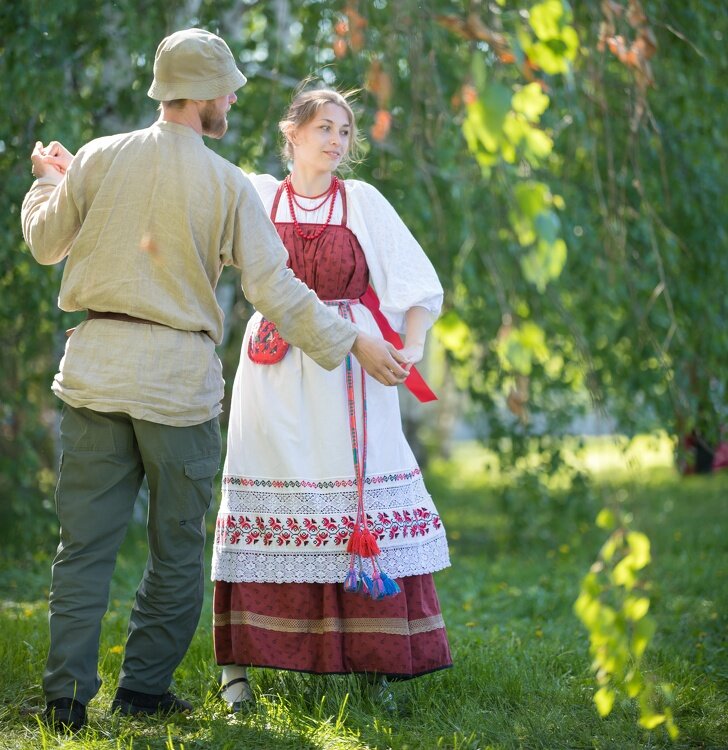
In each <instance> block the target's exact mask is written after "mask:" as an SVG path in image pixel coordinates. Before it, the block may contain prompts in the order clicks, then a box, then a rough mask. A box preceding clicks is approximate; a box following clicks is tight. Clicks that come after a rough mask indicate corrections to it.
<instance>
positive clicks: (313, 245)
mask: <svg viewBox="0 0 728 750" xmlns="http://www.w3.org/2000/svg"><path fill="white" fill-rule="evenodd" d="M280 129H281V132H282V134H283V136H284V139H285V146H284V156H285V157H286V159H287V160H290V161H291V162H292V170H291V173H290V175H289V176H288V177H286V179H285V180H284V181H282V182H280V181H278V180H276V179H275V178H273V177H271V176H270V175H260V176H252V178H251V179H253V181H254V184H255V186H256V188H257V190H258V192H259V194H260V196H261V199H262V200H263V203H264V205H265V206H266V208H267V209H268V210H269V212H270V216H271V219H272V220H273V222H274V224H275V226H276V228H277V229H278V232H279V234H280V236H281V239H282V240H283V243H284V244H285V246H286V248H287V249H288V251H289V255H290V265H291V267H292V268H293V270H294V272H295V273H296V275H297V276H298V277H299V278H301V279H302V280H303V281H305V282H306V283H307V284H308V285H309V286H310V287H311V288H313V289H314V290H315V291H316V293H317V294H318V295H319V297H320V298H321V299H322V300H323V301H325V302H326V303H327V304H332V305H335V306H336V307H338V310H339V313H340V314H341V315H344V316H346V317H349V318H350V319H352V320H353V321H354V322H355V324H356V325H357V326H358V327H359V328H360V329H362V330H363V331H365V332H366V333H369V334H371V335H376V336H379V337H381V336H382V335H383V333H382V329H384V331H386V333H387V337H389V338H392V337H393V332H392V330H391V328H394V329H395V330H404V332H405V343H404V347H403V348H402V347H401V343H400V346H399V347H398V348H402V352H403V353H404V355H405V357H406V359H407V361H408V363H409V365H408V366H411V365H413V364H415V363H416V362H418V361H419V360H420V359H421V358H422V354H423V347H424V343H425V335H426V331H427V329H428V328H429V327H430V326H431V324H432V322H433V321H434V319H435V318H436V316H437V315H438V313H439V310H440V305H441V302H442V288H441V286H440V283H439V281H438V279H437V276H436V274H435V272H434V269H433V268H432V265H431V263H430V262H429V260H428V259H427V257H426V256H425V254H424V252H423V251H422V249H421V248H420V246H419V245H418V244H417V242H416V240H415V239H414V238H413V237H412V235H411V234H410V232H409V231H408V230H407V228H406V227H405V226H404V224H403V223H402V221H401V220H400V219H399V217H398V216H397V214H396V213H395V211H394V210H393V208H392V207H391V206H390V204H389V203H388V202H387V201H386V200H385V199H384V197H383V196H382V195H381V194H380V193H379V192H378V191H377V190H376V189H374V188H373V187H371V186H370V185H367V184H366V183H363V182H360V181H357V180H342V179H339V178H338V177H337V176H336V175H335V172H336V170H337V169H338V168H339V167H341V166H342V164H343V163H344V162H345V160H346V159H347V157H349V156H351V154H352V151H354V150H355V148H356V143H357V141H356V124H355V119H354V115H353V112H352V110H351V107H350V105H349V103H348V101H347V99H346V98H345V97H344V96H342V95H341V94H339V93H338V92H335V91H331V90H312V91H311V90H310V91H304V92H303V93H300V94H299V95H298V96H297V97H296V98H295V99H294V101H293V103H292V105H291V107H290V109H289V112H288V114H287V116H286V118H285V119H284V120H283V121H282V122H281V123H280ZM370 285H371V287H373V288H374V289H375V290H376V294H377V295H379V297H380V305H381V312H380V310H379V309H378V305H377V304H376V297H375V296H374V293H373V291H372V290H371V289H370ZM360 300H362V301H360ZM364 303H366V304H364ZM375 316H376V319H379V320H380V323H381V327H380V324H378V323H377V322H376V319H375ZM390 324H391V328H390V327H389V326H390ZM393 340H394V339H393ZM286 347H287V345H286V344H285V342H282V341H280V339H279V338H278V337H277V334H276V332H275V329H274V328H273V327H272V326H271V324H269V323H268V322H267V321H265V320H262V319H261V316H260V314H259V313H256V314H254V315H253V316H252V318H251V320H250V322H249V324H248V326H247V329H246V332H245V337H244V340H243V347H242V355H241V359H240V365H239V368H238V372H237V375H236V378H235V384H234V386H233V397H232V405H231V414H230V423H229V429H228V451H227V458H226V462H225V469H224V475H223V498H222V505H221V508H220V512H219V515H218V519H217V527H216V534H215V548H214V557H213V571H212V577H213V579H214V580H215V582H216V583H215V594H214V640H215V653H216V658H217V662H218V664H221V665H224V669H223V676H222V686H223V689H222V695H223V698H224V699H225V700H226V701H227V702H228V703H229V704H230V706H231V707H232V708H233V709H238V708H241V707H242V706H243V705H245V703H246V701H250V700H252V693H251V691H250V687H249V684H248V681H247V674H246V669H245V668H246V667H248V666H259V667H272V668H278V669H287V670H296V671H303V672H312V673H316V674H327V673H328V674H332V673H349V672H354V673H365V674H367V675H368V676H370V677H371V676H376V677H377V679H378V680H379V679H381V678H387V677H388V678H397V679H403V678H409V677H414V676H417V675H420V674H424V673H427V672H431V671H433V670H437V669H442V668H444V667H448V666H450V664H451V659H450V651H449V647H448V642H447V636H446V633H445V628H444V623H443V621H442V615H441V613H440V607H439V603H438V600H437V594H436V592H435V587H434V583H433V580H432V573H433V572H434V571H436V570H440V569H442V568H444V567H446V566H448V565H449V558H448V550H447V542H446V539H445V532H444V529H443V527H442V524H441V522H440V518H439V516H438V514H437V510H436V509H435V506H434V504H433V502H432V499H431V498H430V496H429V494H428V492H427V490H426V488H425V486H424V483H423V481H422V477H421V474H420V470H419V468H418V466H417V463H416V461H415V459H414V456H413V455H412V451H411V450H410V448H409V445H408V444H407V442H406V440H405V437H404V435H403V432H402V425H401V419H400V413H399V404H398V398H397V392H396V390H395V389H394V388H391V387H387V386H385V385H382V384H380V383H378V382H376V381H375V380H373V379H372V378H370V377H368V376H364V375H363V373H362V371H361V370H360V368H359V366H358V364H357V363H356V360H352V358H351V357H349V358H348V359H347V362H346V363H345V364H342V365H341V366H340V367H339V368H338V369H336V370H334V371H331V372H328V371H326V370H324V369H322V368H321V367H319V366H318V365H316V364H315V363H314V362H313V360H311V359H309V358H308V357H307V356H306V355H304V354H303V353H302V352H301V351H300V350H298V349H296V348H293V347H291V348H289V349H287V350H286ZM417 378H418V376H417V375H416V372H415V371H413V372H412V373H411V374H410V376H409V378H408V383H409V381H411V380H416V379H417ZM416 385H417V388H416V390H417V389H419V390H420V391H423V390H424V391H426V390H427V388H426V386H425V385H424V383H423V382H422V381H421V379H420V381H419V382H418V383H417V384H416ZM420 395H421V397H422V398H423V400H427V396H426V395H422V393H420ZM342 584H344V585H342ZM345 589H346V590H345ZM397 589H401V592H400V593H396V591H397ZM356 592H358V593H356Z"/></svg>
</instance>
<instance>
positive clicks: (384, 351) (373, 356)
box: [351, 333, 409, 385]
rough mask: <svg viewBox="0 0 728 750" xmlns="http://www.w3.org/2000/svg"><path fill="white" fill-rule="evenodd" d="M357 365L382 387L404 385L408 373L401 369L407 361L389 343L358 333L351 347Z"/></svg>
mask: <svg viewBox="0 0 728 750" xmlns="http://www.w3.org/2000/svg"><path fill="white" fill-rule="evenodd" d="M351 353H352V354H353V355H354V356H355V357H356V358H357V359H358V360H359V364H360V365H361V366H362V367H363V368H364V370H366V372H367V373H368V374H369V375H371V376H372V377H373V378H374V379H375V380H378V381H379V382H380V383H382V385H397V384H398V383H404V381H405V379H406V377H407V375H409V372H408V371H407V370H405V369H404V367H402V365H404V364H406V363H407V360H406V359H405V358H404V357H403V356H402V354H401V353H400V352H399V351H397V349H395V348H394V347H393V346H392V345H391V344H390V343H389V342H387V341H384V340H382V339H378V338H375V337H374V336H369V335H368V334H366V333H360V334H359V335H358V336H357V337H356V340H355V341H354V346H352V347H351Z"/></svg>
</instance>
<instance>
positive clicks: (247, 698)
mask: <svg viewBox="0 0 728 750" xmlns="http://www.w3.org/2000/svg"><path fill="white" fill-rule="evenodd" d="M225 671H226V670H223V673H222V675H221V676H220V698H222V700H223V701H225V703H227V706H228V709H229V710H230V713H233V714H236V713H240V712H246V711H250V710H251V709H252V708H253V707H254V706H255V698H254V697H253V690H252V689H251V687H250V682H249V681H248V677H247V675H246V674H245V669H242V672H243V674H242V675H240V676H233V677H232V679H229V680H228V681H227V682H223V679H224V678H225V677H227V675H226V674H225Z"/></svg>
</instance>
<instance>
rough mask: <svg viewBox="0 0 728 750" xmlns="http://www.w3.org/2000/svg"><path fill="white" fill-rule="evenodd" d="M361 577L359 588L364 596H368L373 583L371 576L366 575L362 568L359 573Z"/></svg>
mask: <svg viewBox="0 0 728 750" xmlns="http://www.w3.org/2000/svg"><path fill="white" fill-rule="evenodd" d="M359 577H360V579H361V588H360V589H359V590H360V591H361V593H362V594H364V596H369V595H370V594H371V591H372V587H373V585H374V583H373V581H372V579H371V577H370V576H369V575H367V574H366V573H365V572H364V571H363V570H362V571H361V572H360V573H359Z"/></svg>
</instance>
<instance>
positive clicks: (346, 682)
mask: <svg viewBox="0 0 728 750" xmlns="http://www.w3.org/2000/svg"><path fill="white" fill-rule="evenodd" d="M624 447H625V446H624V443H623V441H621V439H613V438H598V439H593V440H589V441H587V443H586V444H585V445H583V446H582V445H579V443H578V441H573V443H570V444H568V445H567V446H566V448H565V451H564V455H565V457H566V459H567V461H569V462H570V463H572V462H574V464H575V465H576V462H580V463H579V464H578V468H580V469H581V470H582V471H586V472H588V473H589V475H590V477H591V479H590V481H589V482H587V483H582V484H580V485H579V486H576V485H575V486H574V487H573V488H572V489H571V490H569V491H568V492H564V491H562V490H559V489H558V486H559V485H558V482H556V483H554V484H550V483H549V482H548V481H546V480H544V481H542V477H540V476H539V475H538V473H537V475H536V478H535V479H533V477H529V476H525V478H524V479H518V480H517V479H516V478H514V476H513V475H510V478H509V480H508V481H505V476H504V475H501V474H499V469H498V461H497V457H496V456H495V455H494V454H489V453H488V452H487V451H484V450H483V449H482V448H481V447H479V446H477V445H475V444H466V445H463V446H461V447H460V448H459V449H458V451H457V453H456V456H455V458H454V459H453V460H451V461H449V462H445V461H436V462H434V463H433V465H432V466H431V467H430V469H429V471H428V476H427V482H428V486H429V488H430V490H431V492H432V494H433V496H434V497H435V498H436V501H437V504H438V507H439V508H440V510H441V513H442V515H443V518H444V521H445V523H446V525H447V528H448V533H449V537H450V540H451V549H452V562H453V566H452V567H451V568H449V569H448V570H446V571H443V572H442V573H439V574H438V575H437V577H436V580H437V583H438V591H439V594H440V599H441V603H442V605H443V611H444V615H445V618H446V621H447V624H448V630H449V633H450V638H451V643H452V647H453V656H454V659H455V667H454V668H453V669H452V670H448V671H444V672H440V673H437V674H434V675H430V676H427V677H423V678H421V679H418V680H414V681H412V682H408V683H400V684H397V685H395V693H396V697H397V699H398V702H399V704H400V708H401V713H400V715H398V716H395V717H394V718H391V717H388V716H381V715H379V714H378V713H377V711H376V708H375V707H374V706H373V705H372V704H371V702H370V701H369V699H368V697H367V695H366V693H365V692H362V689H361V687H360V685H359V683H358V682H357V681H356V680H355V679H353V678H348V677H326V678H315V677H311V676H307V675H299V674H289V673H281V672H275V671H272V670H256V671H255V672H254V673H253V685H254V691H255V693H256V697H257V700H258V710H257V711H256V712H254V713H252V714H251V715H249V716H242V717H229V716H228V715H227V714H226V713H225V712H224V710H223V709H222V707H221V705H220V703H219V702H218V701H217V700H216V698H215V694H214V692H215V689H214V685H215V681H216V678H217V668H216V667H215V665H214V663H213V655H212V647H211V633H210V631H211V627H210V621H211V613H210V593H211V587H208V592H207V598H206V602H205V611H204V613H203V617H202V620H201V623H200V627H199V630H198V633H197V635H196V637H195V639H194V641H193V644H192V647H191V649H190V651H189V653H188V655H187V657H186V658H185V660H184V662H183V663H182V665H181V667H180V669H179V670H178V672H177V674H176V678H175V690H176V691H177V692H178V693H179V694H181V695H183V696H185V697H187V698H189V699H191V700H192V701H193V702H194V703H195V706H196V709H195V712H194V713H193V714H192V715H191V716H190V717H183V718H177V719H175V720H170V721H160V720H157V719H147V720H130V719H127V718H121V717H118V716H113V717H112V716H109V715H108V713H107V711H108V705H109V703H110V701H111V698H112V696H113V692H114V689H115V684H116V676H117V673H118V669H119V665H120V663H121V658H122V649H123V643H124V640H125V635H126V623H127V618H128V612H129V608H130V606H131V601H132V596H133V590H134V588H135V585H136V582H137V580H138V578H139V576H140V575H141V572H142V569H143V567H144V560H145V556H146V551H145V542H144V539H143V534H142V532H141V530H140V529H134V530H133V531H132V533H130V535H129V537H128V539H127V540H126V542H125V544H124V548H123V551H122V556H121V558H120V561H119V565H118V568H117V572H116V576H115V579H114V584H113V588H112V594H111V600H112V603H111V609H110V612H109V615H108V617H107V618H106V621H105V623H104V630H103V635H102V659H101V666H100V670H101V674H102V677H103V679H104V684H103V686H102V689H101V692H100V694H99V695H98V696H97V698H96V699H95V700H94V701H93V702H92V703H91V704H90V707H89V716H90V723H89V727H88V728H87V729H86V730H84V731H83V732H82V733H81V734H80V735H79V736H78V737H77V738H76V739H74V740H72V741H69V740H63V739H62V738H58V737H56V736H55V735H53V734H52V733H49V732H48V730H47V729H45V728H44V727H43V726H42V725H40V724H39V723H38V721H37V718H36V716H35V714H34V713H33V712H34V711H37V710H38V709H39V708H40V707H41V706H42V703H43V701H42V691H41V687H40V680H41V673H42V669H43V662H44V659H45V651H46V648H47V626H46V597H47V585H48V578H49V574H48V569H49V556H50V555H51V554H52V550H53V547H54V540H49V541H48V545H47V549H46V550H44V551H43V552H41V553H38V554H36V555H35V557H34V558H28V559H23V560H15V561H10V560H7V559H5V560H2V561H0V670H2V672H1V673H2V677H3V679H2V681H0V700H1V703H0V748H13V750H15V749H17V750H31V749H32V750H36V749H37V748H56V747H68V748H82V749H83V750H90V749H91V748H105V749H107V748H108V749H109V750H111V749H113V750H117V748H123V749H126V748H129V749H130V750H142V749H144V748H152V749H154V750H181V749H182V748H183V747H184V748H185V750H190V749H192V748H195V749H201V748H212V749H214V750H218V749H219V750H233V749H237V748H263V749H265V748H272V749H273V748H282V749H285V750H287V749H289V748H290V750H318V749H319V748H322V749H323V748H327V749H329V748H335V749H338V748H341V749H342V750H344V749H345V750H360V749H361V750H363V749H364V748H372V749H373V748H381V749H382V750H384V749H385V748H393V749H396V750H405V749H409V750H415V749H416V748H420V749H422V750H434V749H435V748H448V749H452V750H455V749H456V748H457V750H476V748H480V749H482V750H484V749H485V748H497V749H498V750H500V749H503V750H505V749H506V748H508V749H510V748H529V749H530V748H544V749H546V748H548V749H549V750H550V749H557V748H558V749H561V748H567V749H569V750H571V749H577V748H600V749H606V748H613V749H614V750H622V749H627V748H640V747H651V748H658V747H670V746H674V747H678V748H688V747H690V748H692V747H702V748H721V747H728V719H727V718H726V717H727V716H728V639H727V636H726V633H728V617H727V616H728V572H727V571H728V566H727V565H726V559H728V556H727V554H726V553H727V552H728V534H727V533H726V532H727V531H728V509H727V507H726V498H727V497H728V472H724V473H723V475H715V476H710V477H690V478H681V477H679V476H678V475H677V474H676V472H674V470H673V469H672V446H671V445H670V442H669V440H667V439H666V438H664V437H663V438H658V439H657V440H653V439H651V438H641V439H640V440H638V441H635V442H633V443H632V444H630V445H629V446H628V447H627V450H624ZM534 465H535V464H534ZM612 502H616V503H619V504H620V505H621V506H622V507H623V508H625V509H626V510H628V511H629V512H631V513H632V514H633V516H634V521H633V523H634V525H635V527H636V528H639V529H640V530H642V531H644V532H645V533H647V534H648V536H649V537H650V539H651V541H652V548H653V563H652V564H651V565H650V566H649V568H648V569H647V571H646V573H647V577H648V579H649V580H650V584H651V589H650V597H651V599H652V607H651V613H652V614H653V616H654V617H655V619H656V621H657V633H656V635H655V637H654V640H653V643H652V644H651V646H650V648H649V649H648V654H647V659H646V663H645V666H646V668H647V669H648V670H649V671H650V673H652V674H654V676H655V678H656V679H658V680H659V681H661V682H669V683H671V684H672V685H673V686H674V691H675V699H674V710H675V714H676V720H677V723H678V726H679V727H680V730H681V736H680V738H679V739H678V741H677V743H675V745H671V743H670V742H669V740H668V739H667V738H666V736H665V735H664V734H663V733H661V732H659V731H658V732H655V733H653V734H651V735H650V734H648V733H647V732H646V731H645V730H642V729H640V728H639V727H638V726H637V723H636V717H637V711H636V708H635V706H634V705H632V703H631V702H629V701H623V702H621V703H620V702H618V704H617V705H616V706H615V708H614V711H613V712H612V714H611V715H610V716H609V717H608V718H607V719H605V720H601V719H599V717H598V716H597V713H596V710H595V708H594V705H593V703H592V695H593V692H594V683H593V679H592V676H591V674H590V671H589V657H588V650H587V641H586V633H585V631H584V630H583V629H582V627H581V625H580V624H579V622H578V621H577V619H576V618H575V616H574V615H573V613H572V605H573V602H574V600H575V598H576V595H577V592H578V588H579V583H580V580H581V578H582V576H583V575H584V574H585V573H586V571H587V570H588V568H589V566H590V564H591V563H592V561H593V560H594V558H595V556H596V553H597V551H598V549H599V546H600V544H601V542H602V541H603V538H604V535H603V533H602V532H600V531H599V530H598V529H596V528H595V527H594V524H593V519H594V514H595V511H596V509H598V508H599V507H601V505H602V504H604V503H612Z"/></svg>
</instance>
